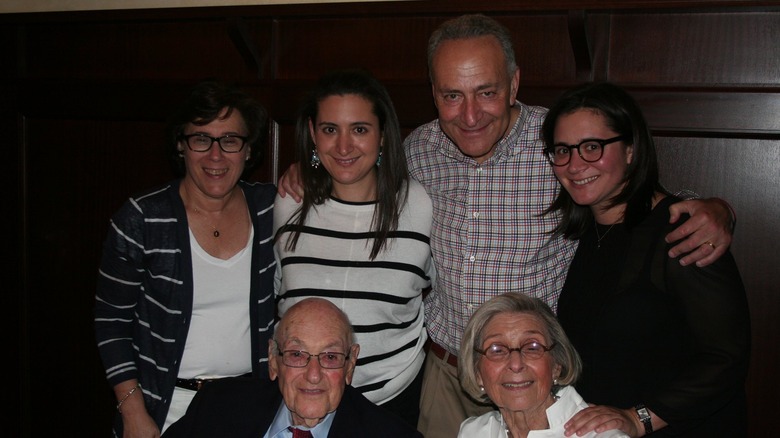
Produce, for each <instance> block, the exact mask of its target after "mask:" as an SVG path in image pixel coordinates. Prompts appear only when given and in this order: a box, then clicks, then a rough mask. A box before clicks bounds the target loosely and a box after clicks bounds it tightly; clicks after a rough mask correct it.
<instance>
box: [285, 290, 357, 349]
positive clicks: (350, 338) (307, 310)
mask: <svg viewBox="0 0 780 438" xmlns="http://www.w3.org/2000/svg"><path fill="white" fill-rule="evenodd" d="M313 320H315V321H322V324H323V325H321V326H320V327H321V329H320V330H317V331H318V332H320V331H323V330H327V331H328V333H329V334H336V333H340V334H342V335H343V336H344V339H346V341H347V342H348V344H352V343H354V331H353V329H352V324H350V322H349V318H348V317H347V315H346V314H345V313H344V312H343V311H342V310H341V309H339V308H338V307H336V305H335V304H333V303H331V302H330V301H328V300H325V299H322V298H308V299H305V300H303V301H299V302H297V303H295V305H293V306H292V307H290V308H289V309H288V310H287V312H286V313H285V314H284V316H283V317H282V320H281V321H280V322H279V325H278V327H277V328H276V334H275V335H274V338H275V339H276V340H277V341H283V340H284V339H285V336H287V335H289V333H290V328H291V327H300V326H301V325H306V323H307V322H311V321H313Z"/></svg>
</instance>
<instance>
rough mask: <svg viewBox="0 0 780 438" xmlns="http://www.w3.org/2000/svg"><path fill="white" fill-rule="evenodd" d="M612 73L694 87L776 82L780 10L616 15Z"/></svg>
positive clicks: (625, 80)
mask: <svg viewBox="0 0 780 438" xmlns="http://www.w3.org/2000/svg"><path fill="white" fill-rule="evenodd" d="M611 22H612V25H611V38H612V40H613V44H611V45H610V48H611V50H610V59H609V67H610V69H609V71H610V79H611V80H613V81H616V82H622V83H633V84H664V85H667V86H668V85H677V86H692V87H697V88H701V87H707V86H711V87H723V86H728V85H740V86H753V85H764V86H767V85H777V82H778V78H780V44H778V41H780V25H779V24H778V23H780V12H761V13H758V12H753V13H747V12H746V13H731V14H723V13H721V12H712V13H700V12H690V13H643V14H620V15H614V16H613V18H612V20H611Z"/></svg>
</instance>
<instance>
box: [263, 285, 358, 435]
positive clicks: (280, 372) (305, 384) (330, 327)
mask: <svg viewBox="0 0 780 438" xmlns="http://www.w3.org/2000/svg"><path fill="white" fill-rule="evenodd" d="M346 324H348V322H347V321H346V320H345V319H344V317H343V316H342V314H339V311H338V309H337V308H336V307H335V306H334V305H333V304H332V303H330V302H328V301H325V300H319V299H309V300H305V301H301V302H300V303H298V304H296V305H295V306H293V307H291V308H290V309H289V310H288V311H287V313H286V314H285V315H284V318H283V319H282V322H281V323H280V324H279V327H278V328H277V332H276V334H275V335H274V338H275V339H277V340H278V345H279V350H282V351H285V350H302V351H306V352H309V353H311V354H312V356H311V358H310V359H309V363H308V365H306V366H305V367H303V368H293V367H289V366H287V365H285V364H284V362H283V360H282V357H281V356H280V355H279V354H278V352H277V349H276V343H275V342H274V340H271V341H270V342H269V346H268V357H269V360H268V368H269V375H270V377H271V380H276V379H277V378H278V379H279V388H280V390H281V392H282V397H283V398H284V402H285V404H286V405H287V408H288V409H289V410H290V412H291V413H292V421H293V425H294V426H297V425H306V426H307V427H314V426H315V425H317V424H318V423H319V422H320V421H322V419H323V418H324V417H325V416H326V415H327V414H328V413H329V412H333V411H334V410H336V408H337V407H338V405H339V402H340V401H341V396H342V394H343V393H344V386H345V385H348V384H349V383H350V382H352V373H353V372H354V370H355V362H356V361H357V356H358V353H359V351H360V347H359V346H358V345H357V344H355V345H353V344H352V343H351V342H350V339H349V328H348V326H347V325H346ZM325 351H327V352H332V353H344V354H348V355H349V358H348V359H347V363H346V365H345V366H344V367H343V368H338V369H325V368H322V367H321V366H320V364H319V362H318V361H317V358H316V357H315V356H314V355H316V354H319V353H322V352H325Z"/></svg>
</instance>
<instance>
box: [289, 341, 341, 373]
mask: <svg viewBox="0 0 780 438" xmlns="http://www.w3.org/2000/svg"><path fill="white" fill-rule="evenodd" d="M276 350H277V351H278V352H279V355H280V356H282V363H283V364H285V365H287V366H288V367H291V368H305V367H306V366H307V365H309V361H310V360H311V358H312V357H316V358H317V361H318V362H319V363H320V366H321V367H322V368H327V369H329V370H333V369H338V368H344V365H346V363H347V359H349V355H347V354H344V353H336V352H333V351H323V352H322V353H320V354H311V353H309V352H308V351H303V350H284V351H282V350H280V349H279V344H276Z"/></svg>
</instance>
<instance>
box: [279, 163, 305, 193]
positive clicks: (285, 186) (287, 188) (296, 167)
mask: <svg viewBox="0 0 780 438" xmlns="http://www.w3.org/2000/svg"><path fill="white" fill-rule="evenodd" d="M276 190H277V191H278V192H279V196H281V197H282V198H284V197H286V196H287V195H288V194H289V195H290V196H292V198H293V199H295V202H301V200H302V199H303V184H302V183H301V168H300V163H292V164H290V167H288V168H287V171H285V172H284V174H282V176H281V177H280V178H279V183H278V184H277V189H276Z"/></svg>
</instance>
